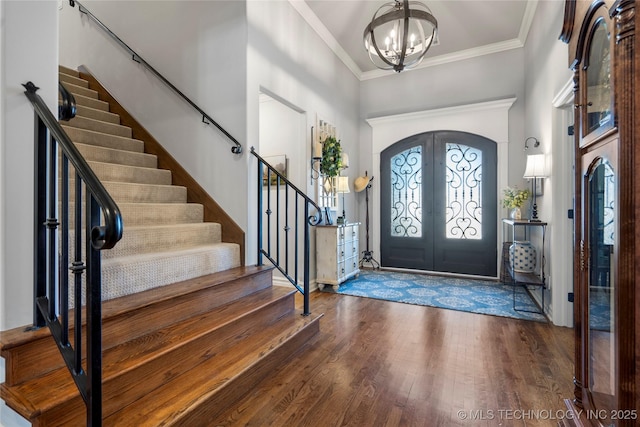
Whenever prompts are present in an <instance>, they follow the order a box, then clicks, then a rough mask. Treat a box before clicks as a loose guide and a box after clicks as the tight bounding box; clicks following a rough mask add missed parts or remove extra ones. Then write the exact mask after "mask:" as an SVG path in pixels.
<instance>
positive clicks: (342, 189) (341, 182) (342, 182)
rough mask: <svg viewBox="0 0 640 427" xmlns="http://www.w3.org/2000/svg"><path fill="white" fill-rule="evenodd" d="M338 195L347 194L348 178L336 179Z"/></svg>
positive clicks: (340, 177)
mask: <svg viewBox="0 0 640 427" xmlns="http://www.w3.org/2000/svg"><path fill="white" fill-rule="evenodd" d="M337 191H338V193H349V177H347V176H339V177H338V190H337Z"/></svg>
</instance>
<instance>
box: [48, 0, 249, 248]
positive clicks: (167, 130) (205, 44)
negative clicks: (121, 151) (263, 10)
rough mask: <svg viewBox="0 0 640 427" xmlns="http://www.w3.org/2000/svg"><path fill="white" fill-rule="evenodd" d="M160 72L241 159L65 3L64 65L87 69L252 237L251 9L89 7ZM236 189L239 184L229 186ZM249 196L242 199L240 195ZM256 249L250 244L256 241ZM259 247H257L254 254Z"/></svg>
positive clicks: (156, 4) (161, 4)
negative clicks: (236, 144) (238, 147)
mask: <svg viewBox="0 0 640 427" xmlns="http://www.w3.org/2000/svg"><path fill="white" fill-rule="evenodd" d="M83 4H84V5H85V6H86V7H87V8H88V9H89V10H90V11H91V12H92V13H93V14H94V15H96V16H97V17H98V19H100V20H101V21H102V22H103V23H104V24H105V25H107V26H108V27H109V28H111V30H112V31H113V32H114V33H115V34H117V35H118V36H119V37H120V38H121V39H122V40H123V41H124V42H125V43H126V44H128V45H129V46H130V47H131V48H132V49H133V50H135V51H136V52H137V53H138V54H139V55H140V56H142V57H143V58H144V59H145V60H146V61H147V62H148V63H149V64H150V65H151V66H153V67H154V68H155V69H156V70H157V71H158V72H159V73H161V74H162V75H164V76H165V77H166V78H167V80H169V81H170V82H171V83H172V84H173V85H174V86H176V87H177V88H178V89H179V90H180V91H181V92H183V93H184V94H185V95H186V96H187V97H189V98H190V99H191V100H192V101H193V102H194V103H195V104H197V105H198V106H199V107H200V108H202V110H204V111H205V112H206V113H208V114H209V115H210V116H211V117H213V118H214V120H216V121H217V122H218V123H219V124H220V125H222V127H224V128H225V129H226V130H227V131H228V132H229V133H230V134H231V135H233V136H234V137H235V138H236V139H237V140H238V141H240V143H242V144H243V146H244V150H245V153H244V154H243V155H241V156H238V155H235V154H232V153H231V147H232V144H230V143H229V141H228V140H227V139H226V137H225V136H224V135H223V134H221V133H220V132H219V131H218V130H217V129H216V128H215V127H214V126H213V125H211V126H208V125H206V124H204V123H202V116H200V115H199V113H198V112H197V111H196V110H194V109H193V108H192V107H191V106H189V105H188V104H187V103H186V102H185V101H184V100H182V99H181V98H179V97H178V96H177V95H175V93H174V92H172V91H171V90H170V89H169V88H168V87H166V86H165V85H164V84H163V83H161V82H160V80H158V79H157V78H156V77H155V76H153V75H152V74H151V73H150V72H148V71H146V69H145V68H144V67H143V66H141V65H139V64H137V63H136V62H134V61H132V60H131V56H130V55H129V54H128V53H126V51H125V50H124V49H122V48H121V47H120V46H119V45H117V44H116V43H115V42H113V41H112V40H111V39H110V38H108V37H107V36H106V35H105V33H104V32H103V31H101V30H100V29H99V28H97V26H96V24H94V23H93V22H92V21H89V19H88V18H87V17H86V16H84V15H82V14H80V13H79V11H78V8H77V7H76V8H71V7H70V6H69V5H68V3H65V5H64V8H63V10H62V11H61V13H60V23H61V25H60V62H61V64H63V65H66V66H70V67H77V66H78V65H81V64H85V65H87V67H88V68H89V69H90V70H91V72H92V73H93V74H94V75H95V76H96V77H97V78H98V80H100V81H101V82H102V83H103V85H104V86H105V87H106V88H107V89H108V90H109V91H110V92H111V93H112V94H113V95H114V96H115V98H116V99H118V101H119V102H120V103H121V104H122V105H123V106H124V107H125V108H126V109H127V110H128V111H129V112H130V113H131V114H132V115H133V116H134V117H135V118H136V119H137V120H138V121H139V122H140V123H141V124H142V125H143V126H144V127H145V128H146V129H147V130H148V131H149V132H150V133H151V134H152V135H153V136H154V137H155V138H156V139H157V140H158V141H159V142H160V143H161V144H162V145H163V146H164V147H165V148H166V149H167V150H168V151H169V152H170V153H171V155H172V156H173V157H174V158H175V159H176V160H177V161H178V162H180V164H181V165H182V166H183V167H184V168H185V169H186V170H187V171H188V172H189V173H190V174H191V175H192V176H193V177H194V178H195V179H196V180H197V181H198V182H199V183H200V185H202V187H203V188H204V189H205V190H206V191H207V192H208V193H209V194H210V195H211V196H212V197H213V198H214V199H215V200H216V201H217V202H218V203H219V204H220V205H221V206H222V207H223V208H224V209H225V210H226V211H227V213H229V214H230V215H231V216H232V217H233V218H234V220H235V221H236V222H237V223H238V225H239V226H240V227H242V228H243V229H245V228H246V226H247V221H248V219H247V199H246V197H245V193H246V192H245V191H244V190H245V189H246V188H247V173H246V168H247V165H246V163H247V161H248V160H247V159H248V158H249V155H248V151H249V147H250V146H251V144H252V143H253V142H252V141H248V140H247V132H246V124H245V121H246V105H245V102H246V96H245V86H246V69H247V66H246V55H245V51H246V44H247V27H246V14H245V3H244V2H240V1H211V2H208V1H206V2H203V1H131V2H112V1H85V2H83ZM229 182H233V183H234V184H235V185H234V187H233V189H232V188H230V187H229V185H228V184H229ZM238 190H239V191H238ZM247 243H250V241H248V240H247ZM247 247H249V245H247Z"/></svg>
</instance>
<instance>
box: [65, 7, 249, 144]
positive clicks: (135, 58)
mask: <svg viewBox="0 0 640 427" xmlns="http://www.w3.org/2000/svg"><path fill="white" fill-rule="evenodd" d="M76 3H77V4H78V10H79V11H80V12H81V13H84V14H85V15H87V16H88V17H90V18H91V19H93V21H95V23H96V24H98V26H99V27H100V28H102V29H103V30H104V31H105V32H106V33H107V34H108V35H109V36H111V38H112V39H114V40H115V41H116V42H117V43H118V44H119V45H120V46H122V47H123V48H124V49H125V50H127V51H128V52H129V53H130V54H131V59H132V60H133V61H135V62H137V63H138V64H142V65H144V66H145V67H146V68H147V69H148V70H149V71H151V73H152V74H153V75H155V76H156V77H157V78H158V79H160V81H162V82H163V83H164V84H166V85H167V86H169V88H171V90H173V91H174V92H175V93H176V94H177V95H178V96H180V97H181V98H182V99H183V100H185V101H186V102H187V103H188V104H189V105H191V106H192V107H193V108H194V109H196V110H197V111H198V112H199V113H200V115H201V116H202V123H204V124H207V125H210V124H213V125H214V126H215V127H217V128H218V130H219V131H220V132H222V133H223V134H224V135H225V136H226V137H227V138H229V140H230V141H231V142H232V143H233V144H235V146H234V147H231V152H232V153H234V154H241V153H242V144H240V143H239V142H238V140H237V139H235V138H234V137H233V136H232V135H231V134H230V133H229V132H227V130H226V129H225V128H223V127H222V126H221V125H220V124H218V122H216V121H215V120H213V118H211V116H210V115H208V114H207V113H205V112H204V110H203V109H202V108H200V107H198V106H197V105H196V104H195V103H194V102H193V101H192V100H191V99H189V98H188V97H187V96H186V95H185V94H184V93H182V92H181V91H180V90H179V89H178V88H177V87H175V86H174V85H173V84H172V83H171V82H170V81H169V80H167V79H166V78H165V77H164V76H163V75H162V74H160V73H159V72H158V71H157V70H156V69H155V68H153V67H152V66H151V65H149V63H148V62H147V61H145V60H144V59H143V58H142V57H141V56H140V55H138V54H137V53H136V51H134V50H133V49H132V48H131V47H129V45H127V44H126V43H125V42H124V41H122V39H121V38H120V37H118V36H117V35H116V34H115V33H114V32H113V31H111V30H110V29H109V27H107V26H106V25H105V24H103V23H102V21H100V20H99V19H98V18H97V17H96V16H95V15H94V14H93V13H91V12H90V11H89V9H87V8H86V7H85V6H83V5H82V3H80V2H79V1H78V0H69V4H70V5H71V7H74V6H75V4H76Z"/></svg>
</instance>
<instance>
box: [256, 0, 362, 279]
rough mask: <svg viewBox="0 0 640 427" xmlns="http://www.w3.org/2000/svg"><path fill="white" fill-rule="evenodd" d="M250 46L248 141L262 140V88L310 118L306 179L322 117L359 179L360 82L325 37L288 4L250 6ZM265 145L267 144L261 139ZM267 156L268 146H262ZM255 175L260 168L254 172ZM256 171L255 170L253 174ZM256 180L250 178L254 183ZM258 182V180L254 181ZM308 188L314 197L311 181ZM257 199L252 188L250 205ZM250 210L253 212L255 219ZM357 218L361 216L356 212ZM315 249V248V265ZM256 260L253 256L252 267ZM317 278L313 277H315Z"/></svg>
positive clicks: (350, 201)
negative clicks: (314, 135) (313, 132)
mask: <svg viewBox="0 0 640 427" xmlns="http://www.w3.org/2000/svg"><path fill="white" fill-rule="evenodd" d="M247 16H248V23H249V28H248V31H249V40H248V41H249V46H248V51H247V67H248V71H247V90H246V92H247V137H248V139H249V140H250V141H258V140H259V138H258V137H259V126H258V123H259V119H258V114H259V105H258V98H259V93H260V91H261V90H263V91H266V92H268V93H270V94H273V95H276V96H277V97H278V98H279V99H281V100H284V101H286V102H287V103H288V104H290V105H294V106H296V107H297V108H298V109H299V110H300V111H303V112H304V113H305V116H306V120H307V123H306V131H305V132H304V135H305V137H304V138H305V140H304V141H302V144H303V146H304V147H305V151H304V156H303V158H302V165H303V167H304V169H305V177H309V176H310V162H311V139H310V138H311V137H310V135H311V127H312V126H314V125H315V121H316V117H317V115H320V117H322V118H324V119H325V120H327V121H329V122H330V123H332V124H333V125H335V126H336V127H337V129H338V138H339V139H341V143H342V147H343V150H344V151H345V152H347V153H349V155H350V159H353V160H350V162H351V166H350V167H349V169H347V170H346V174H347V175H348V176H349V180H350V182H353V180H354V179H355V178H356V177H357V176H358V167H357V166H358V162H357V157H358V156H357V154H355V153H357V151H358V142H359V137H358V131H359V122H358V104H359V82H358V80H357V79H356V77H355V76H354V75H353V74H352V73H351V72H350V71H349V70H348V68H347V67H346V66H345V65H344V63H343V62H342V61H340V60H339V59H338V58H337V57H336V56H335V55H334V54H333V52H332V51H331V50H330V49H329V48H328V47H327V45H326V44H325V43H324V42H323V41H322V40H321V39H320V37H319V36H318V35H317V34H316V33H315V31H314V30H312V29H311V28H310V27H309V26H308V25H307V24H306V22H305V21H304V20H303V19H302V17H301V16H300V15H299V13H298V12H297V11H296V10H295V9H294V8H293V7H292V6H291V4H290V3H289V2H287V1H270V2H265V1H249V2H247ZM260 144H261V141H260ZM256 149H257V151H258V152H261V149H262V147H261V146H260V147H258V146H257V147H256ZM249 170H250V171H253V170H254V168H250V169H249ZM250 173H252V172H250ZM252 179H253V178H250V181H251V180H252ZM251 182H252V181H251ZM302 190H305V191H306V192H307V193H308V194H310V195H313V194H314V187H313V185H312V183H311V180H310V179H305V181H304V186H303V187H302ZM252 200H255V189H250V194H249V201H250V203H251V201H252ZM345 203H346V205H347V207H346V210H347V212H355V197H354V193H353V192H352V193H349V194H347V195H346V197H345ZM253 212H255V207H254V206H252V205H250V206H249V214H248V215H255V214H254V213H253ZM351 218H355V215H354V214H352V215H351ZM255 232H256V231H255V227H254V226H253V224H249V229H248V233H247V241H249V242H251V241H254V240H252V239H255V237H252V236H255ZM314 258H315V250H314V248H313V245H312V252H311V261H312V265H314V261H313V260H314ZM254 261H255V254H251V253H249V254H248V258H247V263H252V262H254ZM314 276H315V275H314V274H312V277H314Z"/></svg>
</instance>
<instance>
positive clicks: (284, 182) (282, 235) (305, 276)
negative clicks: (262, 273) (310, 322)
mask: <svg viewBox="0 0 640 427" xmlns="http://www.w3.org/2000/svg"><path fill="white" fill-rule="evenodd" d="M251 154H253V155H254V156H255V157H256V158H257V159H258V201H257V215H256V217H257V219H258V233H257V234H258V265H262V257H263V256H264V257H266V258H267V259H268V260H269V261H270V262H271V263H272V264H273V265H274V266H275V267H276V268H277V269H278V271H280V273H282V275H283V276H284V277H285V278H286V279H287V280H288V281H289V282H291V284H292V285H293V286H295V287H296V289H297V290H298V291H299V292H300V293H301V294H302V295H303V298H304V309H303V314H304V315H305V316H308V315H309V314H310V313H311V311H310V307H309V280H310V279H309V270H310V265H309V253H310V249H311V243H310V234H309V231H310V226H315V225H318V224H320V223H321V222H322V211H321V208H320V206H318V205H317V204H316V203H315V202H314V201H313V200H312V199H311V198H310V197H309V196H307V195H306V194H305V193H304V192H302V190H300V189H299V188H298V187H296V186H295V185H294V184H292V183H291V181H289V180H288V179H287V177H286V176H284V175H283V174H281V173H280V172H279V171H278V170H276V169H275V168H274V167H273V166H272V165H270V164H269V163H267V162H266V161H265V160H264V159H263V158H262V157H260V155H258V153H256V152H255V150H254V148H253V147H251ZM264 168H266V174H264V171H265V169H264ZM272 181H275V185H272ZM264 190H266V194H267V208H266V210H264V212H263V205H264V196H263V191H264ZM272 190H274V191H275V192H276V193H275V198H276V201H275V203H272V201H271V193H272ZM289 190H293V195H292V196H291V197H292V198H293V202H292V205H293V207H292V205H290V204H289V202H290V200H289V199H290V195H289ZM281 194H284V196H283V197H284V202H281ZM300 200H301V201H302V203H303V204H304V206H303V209H304V214H303V218H304V224H303V225H302V226H301V225H300V224H298V218H299V203H298V202H299V201H300ZM310 207H313V208H315V209H316V213H315V214H314V215H310V214H309V208H310ZM292 209H293V210H294V211H295V213H294V215H293V216H294V220H293V224H291V223H290V221H289V217H290V210H292ZM263 215H266V223H267V227H266V228H267V231H266V248H265V247H264V246H263V244H264V235H263V231H264V223H265V217H264V216H263ZM272 215H273V216H272ZM281 221H283V222H284V227H282V228H281V227H280V225H281ZM272 222H275V227H273V230H272V226H271V225H272V224H271V223H272ZM292 227H293V230H292ZM300 229H302V232H303V233H304V247H303V250H302V254H303V258H304V259H303V271H302V283H303V284H302V287H300V285H299V284H298V282H299V280H298V279H299V269H298V252H299V247H298V238H299V231H300ZM272 237H273V239H272ZM291 239H293V241H294V253H295V255H294V262H293V266H292V268H289V242H290V240H291ZM272 240H275V248H273V249H274V250H273V251H272ZM281 242H283V244H282V245H281ZM281 246H284V248H283V249H284V256H283V258H284V259H282V260H281V259H280V258H281V257H280V254H281Z"/></svg>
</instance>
